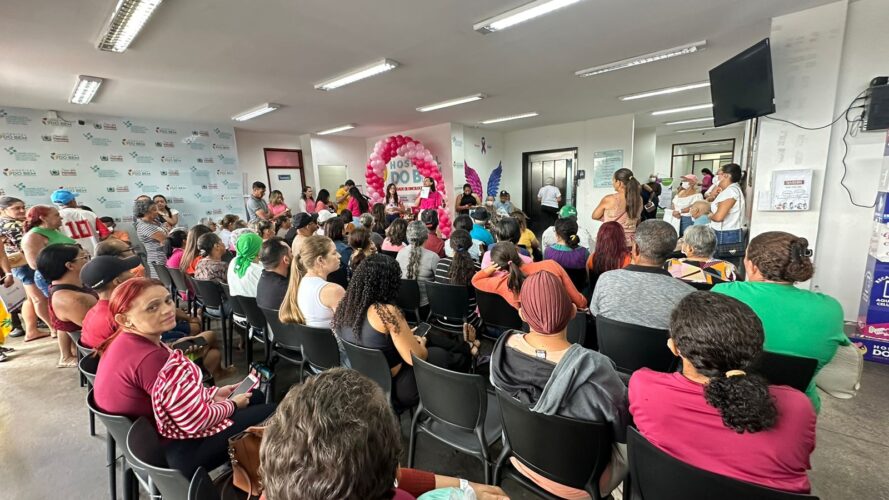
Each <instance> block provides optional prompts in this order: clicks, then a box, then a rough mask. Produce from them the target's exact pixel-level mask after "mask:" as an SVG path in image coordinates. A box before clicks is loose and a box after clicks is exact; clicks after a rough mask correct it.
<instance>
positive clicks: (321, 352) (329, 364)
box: [273, 324, 340, 370]
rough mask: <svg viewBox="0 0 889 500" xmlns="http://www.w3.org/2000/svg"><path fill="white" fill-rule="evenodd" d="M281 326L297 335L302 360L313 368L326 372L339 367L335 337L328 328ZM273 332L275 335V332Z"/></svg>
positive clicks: (338, 350)
mask: <svg viewBox="0 0 889 500" xmlns="http://www.w3.org/2000/svg"><path fill="white" fill-rule="evenodd" d="M283 326H284V327H285V328H287V327H289V328H291V329H293V331H294V332H296V333H297V335H298V336H299V339H300V341H301V342H302V352H303V359H305V360H306V361H307V362H308V363H309V364H310V365H312V367H313V368H315V369H317V370H328V369H330V368H336V367H337V366H340V349H339V346H338V345H337V343H336V336H334V334H333V331H332V330H331V329H330V328H312V327H311V326H306V325H297V324H285V325H283ZM273 330H274V328H273ZM275 332H276V335H277V330H275ZM276 338H277V337H276Z"/></svg>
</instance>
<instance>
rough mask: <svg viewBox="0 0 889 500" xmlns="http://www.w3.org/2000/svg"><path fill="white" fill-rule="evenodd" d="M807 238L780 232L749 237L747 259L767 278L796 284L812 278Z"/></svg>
mask: <svg viewBox="0 0 889 500" xmlns="http://www.w3.org/2000/svg"><path fill="white" fill-rule="evenodd" d="M811 257H812V250H810V249H809V240H807V239H805V238H801V237H799V236H794V235H792V234H790V233H785V232H782V231H769V232H766V233H762V234H760V235H759V236H757V237H756V238H753V239H752V240H750V244H749V245H748V246H747V259H748V260H750V262H751V263H753V265H755V266H756V267H757V268H758V269H759V272H760V273H761V274H762V276H763V278H765V279H767V280H769V281H782V282H785V283H799V282H801V281H807V280H809V279H811V278H812V275H813V274H814V273H815V268H814V266H813V265H812V258H811Z"/></svg>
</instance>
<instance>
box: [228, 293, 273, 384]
mask: <svg viewBox="0 0 889 500" xmlns="http://www.w3.org/2000/svg"><path fill="white" fill-rule="evenodd" d="M232 299H234V300H237V301H238V303H239V304H240V305H241V311H243V313H244V316H245V317H246V318H247V324H249V325H250V327H249V328H247V338H246V339H245V341H244V350H245V351H246V353H247V366H250V365H251V364H253V341H254V340H258V341H259V342H261V343H262V344H263V347H264V348H265V356H264V357H263V362H265V363H268V362H269V359H270V358H271V353H272V346H271V344H270V342H269V337H271V336H269V335H266V331H267V330H268V325H267V323H266V317H265V315H264V314H263V313H262V310H260V308H259V306H258V305H257V304H256V298H254V297H244V296H243V295H234V296H232Z"/></svg>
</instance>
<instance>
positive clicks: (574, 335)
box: [567, 312, 587, 345]
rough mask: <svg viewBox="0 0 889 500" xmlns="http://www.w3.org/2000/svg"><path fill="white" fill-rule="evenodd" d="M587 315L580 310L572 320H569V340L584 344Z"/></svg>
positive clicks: (573, 342)
mask: <svg viewBox="0 0 889 500" xmlns="http://www.w3.org/2000/svg"><path fill="white" fill-rule="evenodd" d="M586 327H587V315H586V313H582V312H578V313H577V315H575V316H574V319H572V320H571V321H570V322H568V332H567V334H568V342H571V343H572V344H580V345H583V342H584V341H585V340H586Z"/></svg>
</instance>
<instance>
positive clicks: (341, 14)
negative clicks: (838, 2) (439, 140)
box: [0, 0, 831, 137]
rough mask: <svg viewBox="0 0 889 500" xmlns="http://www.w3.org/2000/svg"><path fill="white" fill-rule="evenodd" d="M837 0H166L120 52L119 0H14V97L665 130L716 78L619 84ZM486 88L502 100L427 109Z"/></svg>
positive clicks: (313, 119) (326, 121)
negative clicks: (616, 64) (660, 92)
mask: <svg viewBox="0 0 889 500" xmlns="http://www.w3.org/2000/svg"><path fill="white" fill-rule="evenodd" d="M830 1H831V0H746V1H743V2H741V1H737V0H657V1H652V0H620V1H618V0H586V1H584V2H581V3H579V4H576V5H573V6H570V7H567V8H564V9H562V10H560V11H557V12H555V13H552V14H550V15H547V16H544V17H541V18H538V19H536V20H533V21H530V22H527V23H524V24H521V25H518V26H515V27H513V28H511V29H508V30H506V31H503V32H500V33H493V34H489V35H482V34H479V33H476V32H475V31H473V30H472V25H473V23H475V22H478V21H481V20H483V19H486V18H488V17H491V16H493V15H496V14H499V13H501V12H504V11H506V10H509V9H511V8H513V7H516V6H519V5H522V4H524V3H526V0H450V1H416V0H414V1H411V0H375V1H355V0H353V1H351V2H343V1H331V0H187V1H186V0H167V1H166V2H164V3H163V4H161V6H160V7H159V8H158V10H157V11H156V13H155V15H154V17H153V18H152V19H151V20H150V21H149V23H148V25H147V26H146V28H145V29H144V30H143V31H142V33H141V34H140V35H139V37H137V39H136V40H135V42H134V43H133V45H132V46H131V47H130V49H129V50H128V51H126V52H124V53H122V54H116V53H111V52H102V51H99V50H97V49H96V48H95V46H96V40H97V39H98V37H99V32H100V31H101V29H102V27H103V24H104V22H105V20H106V19H107V18H108V16H109V15H110V13H111V12H112V10H113V8H114V5H115V4H116V0H75V1H64V2H62V1H59V0H4V2H3V9H2V15H0V105H7V106H21V107H31V108H38V109H54V110H59V111H88V112H90V113H101V114H109V115H117V116H125V117H140V118H156V119H168V120H179V121H182V120H187V121H197V122H207V123H228V122H230V118H231V116H232V115H234V114H237V113H239V112H242V111H246V110H248V109H250V108H254V107H256V106H258V105H260V104H262V103H265V102H274V103H279V104H282V105H283V106H284V107H283V108H282V109H280V110H278V111H276V112H274V113H271V114H269V115H266V116H263V117H260V118H256V119H254V120H251V121H248V122H245V123H239V124H238V127H239V128H244V129H247V130H254V131H268V132H281V133H311V132H317V131H320V130H324V129H326V128H330V127H334V126H338V125H342V124H346V123H357V124H359V127H358V128H356V129H355V130H352V131H350V132H346V133H344V134H343V135H352V136H360V137H370V136H375V135H380V134H385V133H388V132H391V131H394V130H402V129H408V128H415V127H422V126H427V125H432V124H436V123H442V122H460V123H465V124H477V123H478V122H480V121H481V120H486V119H490V118H496V117H500V116H504V115H512V114H518V113H524V112H529V111H536V112H538V113H540V115H541V116H539V117H536V118H530V119H525V120H517V121H513V122H506V123H502V124H498V125H490V126H485V128H492V129H497V130H503V131H506V130H514V129H519V128H526V127H532V126H540V125H547V124H553V123H562V122H568V121H576V120H582V119H589V118H595V117H601V116H611V115H616V114H622V113H636V114H637V126H644V127H651V126H658V125H659V124H661V123H663V122H665V121H669V120H676V119H682V118H693V117H698V116H705V115H706V114H707V113H706V112H704V113H703V114H702V113H701V112H700V111H698V112H690V113H683V114H680V115H669V116H668V117H651V116H650V115H649V113H648V112H649V111H652V110H655V109H662V108H665V107H673V106H681V105H690V104H700V103H704V102H709V91H708V90H707V89H703V90H694V91H690V92H684V93H682V94H680V95H673V96H664V97H657V98H651V99H642V100H637V101H632V102H621V101H619V100H618V99H617V96H620V95H624V94H629V93H634V92H640V91H644V90H651V89H657V88H662V87H668V86H672V85H678V84H682V83H688V82H695V81H701V80H706V78H707V71H708V70H709V69H710V68H711V67H713V66H715V65H717V64H719V63H720V62H722V61H723V60H725V59H727V58H729V57H731V56H733V55H734V54H736V53H737V52H740V51H741V50H743V49H744V48H746V47H747V46H749V45H752V44H753V43H755V42H756V41H758V40H759V39H761V38H764V37H765V36H768V32H769V20H770V18H771V17H774V16H777V15H781V14H785V13H789V12H793V11H797V10H801V9H805V8H809V7H813V6H816V5H821V4H825V3H829V2H830ZM703 39H706V40H707V41H708V48H707V50H704V51H702V52H699V53H696V54H692V55H688V56H682V57H678V58H674V59H671V60H667V61H661V62H657V63H652V64H647V65H643V66H640V67H636V68H631V69H624V70H620V71H615V72H612V73H608V74H603V75H598V76H594V77H591V78H578V77H575V76H574V71H576V70H579V69H583V68H588V67H591V66H596V65H600V64H604V63H608V62H612V61H616V60H619V59H624V58H627V57H632V56H636V55H639V54H644V53H647V52H652V51H656V50H661V49H665V48H669V47H673V46H677V45H682V44H685V43H689V42H694V41H697V40H703ZM383 57H387V58H391V59H394V60H396V61H398V62H400V63H401V64H402V66H401V67H399V68H397V69H396V70H394V71H391V72H388V73H386V74H384V75H381V76H378V77H374V78H371V79H368V80H364V81H362V82H359V83H356V84H353V85H349V86H347V87H343V88H341V89H338V90H334V91H331V92H322V91H319V90H315V89H314V84H316V83H318V82H319V81H322V80H325V79H328V78H329V77H332V76H336V75H338V74H341V73H343V72H345V71H348V70H351V69H353V68H356V67H360V66H363V65H366V64H368V63H371V62H373V61H375V60H377V59H381V58H383ZM78 74H85V75H93V76H99V77H103V78H106V79H107V80H106V82H105V84H104V85H103V86H102V88H101V90H100V91H99V94H98V95H97V97H96V99H95V101H94V102H93V103H92V104H90V105H88V106H77V105H73V104H69V103H68V102H67V99H68V96H69V94H70V92H71V89H72V87H73V85H74V81H75V77H76V75H78ZM477 92H483V93H486V94H488V95H489V96H490V97H489V98H488V99H485V100H483V101H480V102H476V103H471V104H466V105H462V106H457V107H453V108H449V109H444V110H439V111H433V112H429V113H419V112H417V111H416V108H417V107H418V106H421V105H424V104H430V103H434V102H438V101H442V100H446V99H450V98H455V97H460V96H464V95H469V94H474V93H477ZM230 123H234V122H230ZM673 128H683V127H673ZM686 128H688V127H686Z"/></svg>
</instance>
